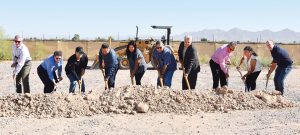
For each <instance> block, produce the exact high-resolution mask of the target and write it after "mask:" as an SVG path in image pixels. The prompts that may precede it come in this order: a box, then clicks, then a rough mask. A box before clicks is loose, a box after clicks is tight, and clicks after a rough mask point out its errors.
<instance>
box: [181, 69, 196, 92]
mask: <svg viewBox="0 0 300 135" xmlns="http://www.w3.org/2000/svg"><path fill="white" fill-rule="evenodd" d="M197 77H198V71H197V70H195V69H194V70H191V72H190V73H189V75H188V77H187V79H188V81H189V84H190V87H191V89H195V87H196V83H197ZM187 89H188V86H187V84H186V81H185V79H184V76H183V75H182V90H187Z"/></svg>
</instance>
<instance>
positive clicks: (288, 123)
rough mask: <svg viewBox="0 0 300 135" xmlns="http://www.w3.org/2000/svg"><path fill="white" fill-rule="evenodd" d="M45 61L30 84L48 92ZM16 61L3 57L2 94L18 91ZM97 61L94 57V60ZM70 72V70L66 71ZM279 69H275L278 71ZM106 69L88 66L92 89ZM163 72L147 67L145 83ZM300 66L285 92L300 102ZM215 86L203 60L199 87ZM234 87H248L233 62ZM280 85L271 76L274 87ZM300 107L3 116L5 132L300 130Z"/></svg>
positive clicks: (0, 123)
mask: <svg viewBox="0 0 300 135" xmlns="http://www.w3.org/2000/svg"><path fill="white" fill-rule="evenodd" d="M39 63H40V62H33V66H32V70H31V75H30V84H31V92H32V93H42V92H43V85H42V83H41V81H40V79H39V78H38V75H37V73H36V68H37V66H38V64H39ZM10 64H11V62H9V61H4V62H1V63H0V67H1V70H0V86H1V87H2V88H1V90H0V95H2V96H3V95H8V94H11V93H14V85H13V81H12V77H11V74H12V69H11V68H10ZM91 64H92V63H89V65H91ZM266 72H267V71H266V69H265V70H263V72H262V73H261V74H260V76H259V78H258V81H257V89H258V90H263V89H264V88H265V82H266V80H265V74H266ZM63 75H64V73H63ZM272 75H274V73H273V74H272ZM101 76H102V74H101V72H100V70H88V71H86V75H85V81H86V90H87V91H90V90H93V91H100V90H103V88H104V85H103V84H104V83H103V78H102V77H101ZM156 77H157V73H156V71H154V70H149V71H147V72H146V74H145V75H144V77H143V79H142V84H146V85H155V84H156ZM181 77H182V72H181V71H180V70H178V71H176V72H175V74H174V77H173V82H172V83H173V84H172V88H173V89H175V90H180V89H181ZM299 81H300V69H298V67H295V68H294V69H293V70H292V71H291V73H290V74H289V75H288V77H287V79H286V82H285V87H286V93H285V98H287V99H288V100H291V101H295V102H296V103H300V90H299V88H300V84H299ZM129 84H130V78H129V71H128V70H119V72H118V74H117V80H116V87H123V86H126V85H129ZM58 87H59V88H58V92H68V87H69V81H68V78H67V77H66V76H65V75H64V80H63V81H62V82H61V83H59V84H58ZM211 87H212V77H211V71H210V68H209V66H208V65H201V72H200V73H199V75H198V82H197V86H196V88H197V89H198V90H203V91H208V90H209V89H211ZM229 88H231V89H234V90H237V91H238V90H243V89H244V86H243V84H242V82H241V80H240V78H239V74H238V72H237V71H236V70H235V68H234V67H231V70H230V78H229ZM273 89H274V86H273V81H272V80H271V81H269V86H268V89H267V90H268V91H271V90H273ZM299 113H300V108H299V107H296V108H285V109H264V110H243V111H229V112H228V113H222V112H214V113H205V112H199V113H196V114H195V113H194V114H176V113H154V112H149V113H146V114H136V115H128V114H98V115H93V116H89V117H88V116H83V117H77V118H46V119H37V118H16V117H1V118H0V134H49V135H50V134H103V133H104V134H199V133H200V134H300V129H299V126H300V115H299Z"/></svg>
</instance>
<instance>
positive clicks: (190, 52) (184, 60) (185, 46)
mask: <svg viewBox="0 0 300 135" xmlns="http://www.w3.org/2000/svg"><path fill="white" fill-rule="evenodd" d="M178 55H179V62H180V63H181V66H182V68H183V77H182V89H183V90H186V89H188V86H187V82H186V80H185V77H186V78H187V80H188V82H189V85H190V88H191V89H195V87H196V82H197V75H198V73H199V72H200V64H199V59H198V54H197V50H196V48H195V47H194V46H193V45H192V37H191V36H188V35H187V36H185V37H184V42H181V43H180V46H179V49H178Z"/></svg>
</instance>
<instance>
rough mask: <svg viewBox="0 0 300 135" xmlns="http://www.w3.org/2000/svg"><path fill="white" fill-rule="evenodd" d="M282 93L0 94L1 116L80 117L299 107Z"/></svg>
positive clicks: (147, 89)
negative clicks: (276, 94)
mask: <svg viewBox="0 0 300 135" xmlns="http://www.w3.org/2000/svg"><path fill="white" fill-rule="evenodd" d="M296 106H298V104H296V103H294V102H291V101H288V100H286V99H285V98H284V97H282V96H272V95H270V94H268V93H266V92H263V91H255V92H250V93H244V92H242V91H237V90H228V89H218V90H191V91H178V90H172V89H169V88H159V89H157V88H156V87H155V86H151V85H146V86H124V87H120V88H115V89H113V90H111V91H100V90H94V91H90V92H88V93H87V94H86V95H84V96H82V95H79V94H76V95H70V94H67V93H53V94H34V95H31V94H25V95H18V94H11V95H7V96H1V97H0V117H29V118H54V117H69V118H72V117H79V116H91V115H94V114H101V113H116V114H119V113H125V114H136V113H137V112H141V113H146V112H152V113H179V114H195V113H199V112H216V111H220V112H225V113H226V112H228V111H233V110H255V109H270V108H286V107H296Z"/></svg>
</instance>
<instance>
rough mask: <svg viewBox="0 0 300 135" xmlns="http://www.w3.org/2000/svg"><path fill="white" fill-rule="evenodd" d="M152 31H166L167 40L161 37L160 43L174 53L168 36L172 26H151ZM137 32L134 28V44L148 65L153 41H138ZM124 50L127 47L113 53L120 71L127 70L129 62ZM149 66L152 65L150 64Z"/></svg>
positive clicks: (93, 66) (153, 47)
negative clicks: (116, 57) (117, 60)
mask: <svg viewBox="0 0 300 135" xmlns="http://www.w3.org/2000/svg"><path fill="white" fill-rule="evenodd" d="M151 27H152V28H153V29H166V30H167V39H166V38H165V36H163V37H162V38H161V41H162V42H163V43H164V44H165V45H166V47H168V48H169V49H171V50H172V52H174V50H173V49H172V47H171V46H170V34H171V28H172V26H156V25H153V26H151ZM138 32H139V28H138V26H136V37H135V42H136V45H137V48H138V49H139V50H140V51H141V52H142V54H143V56H144V58H145V61H146V63H150V62H151V58H152V57H151V56H152V55H151V54H152V52H153V50H154V49H155V42H156V41H155V40H154V39H152V38H150V39H143V40H141V39H139V38H138ZM126 48H127V45H123V46H119V47H116V48H114V50H115V52H116V53H117V55H118V57H119V64H120V69H129V61H128V59H127V56H126ZM174 55H177V53H176V52H174ZM96 57H97V58H96V59H95V61H94V64H93V65H92V66H91V68H92V69H94V68H98V67H99V66H98V65H99V63H98V56H96ZM151 64H152V65H153V63H152V62H151Z"/></svg>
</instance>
